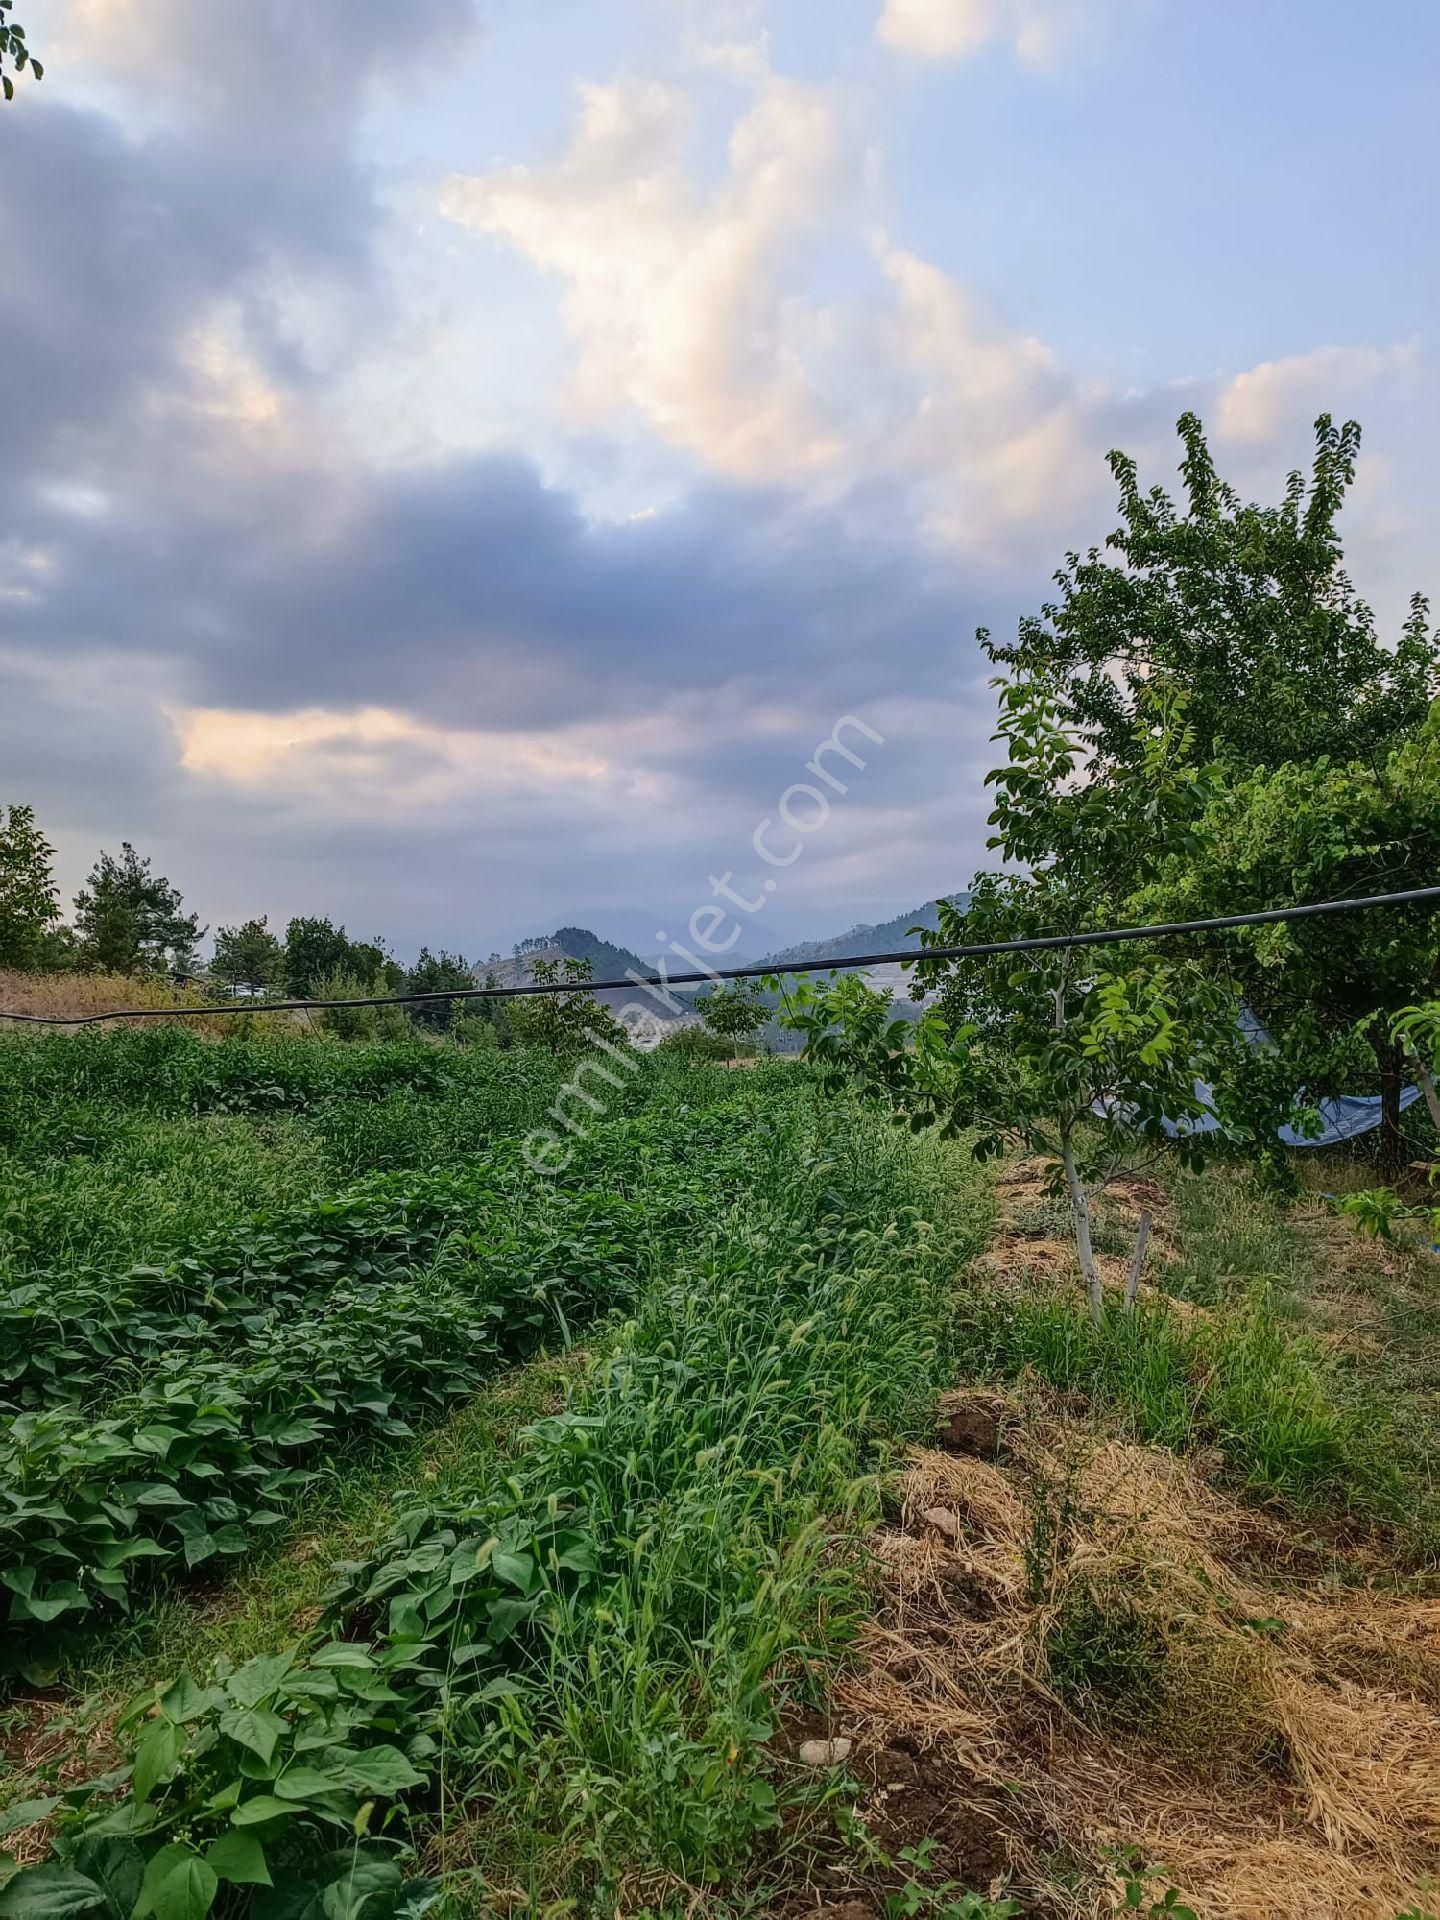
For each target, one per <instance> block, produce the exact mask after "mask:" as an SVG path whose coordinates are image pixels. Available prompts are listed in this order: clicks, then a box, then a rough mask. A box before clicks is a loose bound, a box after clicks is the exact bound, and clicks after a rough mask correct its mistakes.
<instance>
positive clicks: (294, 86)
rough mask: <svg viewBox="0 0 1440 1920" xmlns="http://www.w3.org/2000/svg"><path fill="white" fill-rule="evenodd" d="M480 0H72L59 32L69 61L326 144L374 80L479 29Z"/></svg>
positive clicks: (266, 133) (267, 131)
mask: <svg viewBox="0 0 1440 1920" xmlns="http://www.w3.org/2000/svg"><path fill="white" fill-rule="evenodd" d="M477 24H478V23H477V19H476V15H475V12H474V7H473V5H472V0H406V5H405V8H404V30H403V33H401V32H400V31H399V30H398V22H397V15H396V9H395V8H394V6H393V5H390V4H388V0H306V4H305V5H304V6H299V7H297V6H294V5H292V4H287V0H207V4H206V5H204V6H196V5H195V4H194V0H72V3H71V6H70V10H69V13H68V15H67V16H66V18H65V20H64V24H63V26H62V28H61V33H60V38H59V51H60V54H61V57H62V58H63V60H64V61H65V62H66V63H67V65H68V64H76V63H80V64H83V65H87V66H90V67H93V68H96V69H98V70H99V71H100V72H101V73H102V74H103V76H104V78H105V79H106V80H107V81H109V82H111V83H115V82H118V83H120V84H122V85H126V86H129V87H131V88H134V89H135V90H136V91H137V92H138V93H140V94H142V95H143V96H145V97H146V98H148V99H151V100H153V99H154V97H155V96H156V95H157V94H158V95H159V96H160V98H161V100H162V101H163V103H164V104H166V105H169V106H172V107H174V108H176V109H179V110H181V111H183V112H185V113H187V114H193V115H194V116H196V117H197V118H198V119H200V120H202V121H203V122H204V124H205V127H206V129H207V132H208V135H209V137H210V138H211V139H214V138H216V137H217V134H219V133H221V132H222V130H229V129H232V128H233V129H237V130H240V131H242V132H243V133H244V135H245V137H246V138H247V139H248V140H250V141H253V142H255V143H257V144H259V143H273V142H274V141H275V140H276V139H279V140H281V141H282V142H283V143H284V144H285V145H286V146H290V145H292V144H296V143H300V144H306V145H311V146H315V145H324V144H329V143H331V142H332V141H333V139H334V137H335V135H336V133H337V131H339V132H342V133H343V132H344V131H345V130H347V129H348V127H349V124H350V123H351V122H352V121H353V119H354V117H355V115H356V113H357V112H358V110H359V108H360V106H361V104H362V102H363V99H364V96H365V94H366V91H367V89H369V88H370V87H371V86H373V85H374V84H375V83H376V82H377V81H382V80H383V81H385V82H386V83H388V84H389V85H391V86H395V87H405V86H411V85H414V84H415V82H416V80H417V78H418V77H419V76H421V75H423V73H424V71H425V66H426V64H427V63H428V62H430V61H433V60H434V59H436V58H453V57H454V56H455V55H456V53H457V52H458V51H459V50H460V48H461V47H462V46H463V45H464V43H465V42H466V40H467V39H468V38H469V37H470V36H471V35H472V34H474V32H475V31H476V29H477Z"/></svg>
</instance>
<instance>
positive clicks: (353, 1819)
mask: <svg viewBox="0 0 1440 1920" xmlns="http://www.w3.org/2000/svg"><path fill="white" fill-rule="evenodd" d="M802 1102H803V1104H802ZM693 1138H694V1135H693V1133H692V1134H690V1135H689V1139H690V1140H691V1142H693ZM746 1144H747V1151H748V1155H749V1165H750V1179H749V1181H748V1184H747V1189H746V1191H745V1192H744V1194H743V1195H742V1196H741V1197H739V1198H738V1199H737V1200H734V1201H732V1202H731V1203H730V1204H728V1205H727V1204H725V1202H724V1201H723V1199H721V1200H717V1201H716V1202H715V1204H714V1211H713V1213H712V1223H713V1233H712V1236H711V1238H710V1241H709V1243H708V1244H701V1245H696V1246H694V1247H692V1248H689V1249H687V1251H686V1252H685V1253H684V1254H683V1255H682V1254H681V1253H680V1252H679V1250H678V1249H677V1250H675V1251H674V1252H673V1253H672V1256H671V1259H670V1261H669V1262H668V1263H666V1264H659V1263H655V1262H653V1261H652V1262H651V1263H650V1267H649V1281H648V1284H647V1285H646V1286H645V1287H644V1289H643V1291H642V1293H641V1295H640V1297H639V1299H638V1301H637V1305H636V1310H635V1315H634V1318H633V1320H632V1321H631V1322H630V1323H629V1324H628V1325H626V1326H624V1327H623V1328H621V1329H619V1330H618V1331H617V1332H616V1333H615V1334H614V1335H613V1336H612V1337H611V1338H610V1339H609V1340H608V1342H606V1343H604V1345H603V1346H602V1349H601V1351H600V1352H599V1353H598V1355H597V1357H596V1358H595V1359H594V1360H593V1361H592V1364H591V1366H590V1367H589V1369H588V1371H587V1372H586V1373H585V1374H584V1375H582V1376H581V1377H580V1379H579V1381H578V1383H577V1385H576V1386H575V1387H574V1389H573V1391H572V1393H571V1395H570V1397H569V1401H568V1404H567V1405H566V1406H565V1408H564V1410H563V1411H561V1412H559V1413H557V1414H555V1415H553V1416H550V1417H547V1418H545V1419H543V1420H541V1421H540V1422H538V1423H537V1424H536V1425H535V1426H534V1427H532V1428H531V1429H529V1430H528V1432H527V1433H526V1434H525V1435H524V1436H523V1437H522V1442H521V1447H520V1451H519V1453H518V1455H517V1456H516V1457H514V1458H513V1459H510V1460H508V1461H504V1462H502V1463H500V1465H499V1466H498V1468H497V1467H496V1466H495V1465H493V1464H492V1465H490V1466H487V1467H483V1468H480V1469H477V1478H476V1482H475V1484H474V1485H473V1486H472V1487H469V1488H462V1489H461V1490H460V1491H459V1492H458V1493H457V1492H456V1490H455V1489H454V1488H453V1487H452V1489H451V1490H450V1492H449V1493H448V1494H447V1497H446V1498H445V1500H444V1501H442V1502H435V1501H425V1500H416V1501H415V1502H414V1504H413V1505H412V1506H411V1507H410V1508H409V1510H408V1511H405V1512H404V1513H403V1514H402V1515H401V1517H400V1519H399V1521H398V1523H397V1524H396V1527H395V1530H394V1533H393V1535H392V1537H391V1538H389V1539H388V1540H386V1541H385V1542H383V1543H382V1544H381V1545H380V1547H379V1548H378V1549H377V1550H376V1551H375V1552H374V1553H372V1555H371V1556H370V1557H369V1558H368V1559H367V1560H366V1561H365V1562H364V1563H363V1564H360V1565H356V1566H352V1567H350V1568H348V1569H347V1570H346V1571H345V1577H344V1581H343V1585H342V1586H341V1588H340V1589H339V1590H338V1591H337V1593H336V1596H335V1599H334V1604H333V1606H332V1608H331V1610H330V1611H329V1613H328V1614H327V1615H326V1617H325V1618H324V1619H323V1620H322V1621H321V1622H320V1623H319V1625H318V1626H317V1627H316V1628H315V1629H314V1630H313V1631H312V1632H311V1633H310V1634H309V1635H308V1636H307V1637H306V1638H305V1639H304V1640H303V1641H302V1642H301V1644H299V1645H297V1646H291V1647H284V1648H281V1647H276V1648H275V1649H274V1650H273V1651H272V1652H271V1653H268V1654H264V1655H262V1656H260V1657H259V1658H256V1659H253V1660H251V1661H249V1662H247V1663H246V1664H245V1665H243V1666H242V1667H240V1668H239V1670H238V1671H230V1670H227V1669H226V1668H225V1667H224V1666H223V1664H222V1665H221V1666H220V1667H218V1668H217V1669H216V1671H214V1672H213V1673H210V1674H207V1675H204V1676H199V1677H197V1676H193V1675H190V1674H188V1673H186V1674H180V1675H175V1674H169V1675H165V1676H162V1677H161V1678H159V1679H158V1680H157V1682H156V1684H155V1686H153V1687H152V1688H150V1689H147V1690H146V1692H145V1694H144V1696H143V1698H141V1699H140V1700H138V1701H137V1702H136V1703H135V1705H134V1707H133V1709H132V1711H131V1713H130V1715H129V1716H128V1719H127V1722H126V1727H125V1729H122V1733H123V1734H124V1737H125V1739H126V1742H127V1745H128V1748H129V1752H128V1757H127V1760H126V1763H125V1765H124V1766H123V1767H121V1768H120V1769H119V1770H118V1771H117V1772H116V1773H114V1774H112V1775H111V1776H110V1777H109V1778H107V1779H106V1780H105V1781H103V1782H101V1783H98V1784H97V1785H96V1787H95V1788H94V1790H93V1791H91V1790H88V1789H81V1790H75V1791H72V1792H70V1793H68V1794H66V1795H63V1796H61V1799H60V1801H59V1802H57V1803H56V1804H54V1805H49V1804H42V1805H41V1806H40V1807H29V1808H24V1809H14V1810H12V1813H11V1819H12V1821H14V1820H17V1819H18V1818H19V1817H20V1816H21V1815H22V1814H23V1815H24V1816H25V1817H28V1818H34V1817H37V1816H43V1815H45V1814H47V1813H48V1814H53V1815H55V1816H56V1818H57V1819H58V1821H59V1823H60V1824H59V1826H58V1828H57V1832H56V1857H55V1858H54V1859H53V1860H52V1861H51V1862H50V1863H49V1864H48V1865H47V1866H44V1867H40V1868H36V1869H28V1870H26V1871H24V1872H22V1873H20V1874H19V1876H18V1877H17V1878H15V1879H14V1880H13V1881H12V1882H11V1884H10V1886H9V1887H8V1888H7V1889H6V1892H5V1894H4V1896H3V1899H4V1901H5V1902H6V1903H7V1904H6V1905H5V1906H4V1908H3V1911H5V1912H7V1913H10V1914H14V1915H24V1914H27V1913H40V1912H62V1911H64V1912H71V1913H75V1914H88V1915H95V1916H100V1915H117V1916H120V1915H123V1916H128V1915H129V1914H130V1913H131V1912H132V1911H135V1910H137V1903H138V1910H139V1911H146V1910H148V1908H147V1906H146V1904H145V1903H146V1902H147V1901H148V1902H149V1903H150V1906H151V1907H153V1908H154V1910H155V1911H162V1912H165V1913H167V1914H174V1915H176V1916H183V1917H186V1920H188V1916H191V1915H194V1916H199V1915H203V1914H205V1913H206V1912H208V1911H210V1909H211V1907H212V1905H213V1904H214V1902H215V1901H216V1899H217V1897H220V1896H219V1889H220V1887H222V1886H225V1887H227V1888H228V1889H229V1891H228V1892H227V1893H226V1894H225V1895H224V1899H225V1901H226V1903H227V1904H226V1911H227V1912H229V1911H234V1912H240V1911H242V1910H243V1911H248V1912H252V1913H254V1914H255V1915H271V1916H278V1915H281V1914H285V1915H292V1916H298V1915H301V1914H304V1915H311V1914H313V1915H315V1916H316V1917H317V1920H319V1916H321V1915H331V1916H333V1915H347V1916H350V1917H351V1920H359V1917H360V1916H364V1920H381V1917H382V1916H384V1915H389V1914H400V1913H404V1912H418V1911H420V1910H421V1906H422V1905H423V1903H424V1902H425V1900H426V1899H428V1897H429V1895H430V1894H431V1893H432V1892H433V1891H434V1883H433V1880H432V1879H431V1878H430V1873H431V1870H432V1869H434V1870H439V1871H441V1872H442V1873H443V1876H444V1878H445V1880H446V1882H447V1885H448V1886H449V1887H450V1888H451V1890H452V1891H453V1889H454V1888H455V1887H456V1886H459V1885H461V1884H462V1883H463V1882H465V1880H466V1879H467V1877H468V1875H469V1874H470V1870H471V1868H472V1867H474V1868H475V1869H476V1870H477V1871H479V1870H480V1868H481V1865H482V1863H481V1862H480V1860H479V1858H478V1856H477V1854H476V1851H475V1849H476V1847H477V1845H478V1844H479V1843H478V1842H477V1841H476V1840H475V1839H474V1837H473V1835H470V1834H469V1833H468V1828H469V1824H470V1822H469V1813H468V1812H466V1811H464V1809H471V1810H473V1809H474V1808H475V1807H477V1806H482V1805H483V1806H488V1807H489V1808H490V1809H491V1810H492V1811H498V1810H500V1809H503V1810H504V1817H503V1818H499V1819H497V1820H495V1821H493V1822H491V1823H489V1825H488V1827H487V1831H488V1832H489V1833H490V1834H491V1835H492V1836H497V1835H503V1836H506V1838H505V1841H504V1844H506V1845H509V1846H512V1847H513V1846H520V1845H522V1843H523V1836H524V1835H525V1834H526V1833H533V1832H534V1831H536V1830H537V1829H541V1828H543V1829H544V1830H545V1831H546V1832H551V1833H559V1832H561V1831H563V1832H564V1833H565V1834H566V1836H567V1841H568V1845H567V1847H566V1849H565V1852H564V1857H565V1858H566V1859H567V1860H568V1861H569V1862H570V1864H571V1866H572V1867H573V1866H574V1864H575V1862H576V1861H577V1860H578V1861H580V1862H581V1863H582V1867H581V1870H582V1871H583V1872H584V1874H585V1875H586V1877H587V1878H589V1879H590V1880H592V1881H593V1882H595V1883H597V1884H607V1883H608V1884H613V1880H614V1876H615V1875H617V1874H618V1873H620V1872H621V1871H628V1870H631V1869H634V1868H636V1867H639V1868H641V1869H643V1870H648V1871H651V1872H654V1873H657V1874H660V1875H662V1876H665V1875H683V1876H685V1877H687V1878H688V1879H690V1880H691V1881H696V1880H698V1881H702V1882H703V1881H705V1880H714V1879H715V1878H716V1877H718V1876H721V1875H723V1874H724V1873H725V1872H726V1871H727V1869H728V1868H729V1867H730V1866H731V1865H733V1863H734V1862H735V1861H737V1860H738V1859H740V1858H741V1857H743V1855H744V1853H745V1852H746V1850H747V1848H748V1847H750V1846H751V1845H752V1844H753V1842H754V1840H755V1839H756V1837H757V1836H758V1835H760V1834H763V1833H765V1832H766V1831H768V1830H769V1829H770V1827H771V1826H772V1825H773V1823H774V1821H775V1818H776V1814H775V1807H774V1793H773V1789H772V1787H771V1785H770V1783H769V1781H768V1779H767V1777H766V1770H765V1762H764V1755H763V1752H762V1751H761V1749H760V1747H759V1744H758V1743H759V1742H760V1741H762V1740H763V1739H764V1738H765V1736H766V1734H767V1733H768V1732H769V1731H770V1730H771V1728H772V1727H773V1725H774V1714H775V1711H776V1700H775V1688H776V1687H777V1685H779V1684H780V1683H781V1681H782V1680H783V1679H786V1678H788V1679H789V1680H790V1681H791V1682H799V1681H800V1679H801V1678H802V1676H803V1671H804V1668H805V1661H806V1658H807V1656H808V1654H810V1653H812V1652H814V1653H817V1654H823V1653H826V1652H828V1651H830V1650H831V1649H832V1648H833V1646H834V1645H835V1644H836V1642H837V1640H838V1639H839V1638H842V1637H843V1636H844V1634H845V1633H846V1632H847V1631H848V1630H849V1627H850V1624H851V1623H852V1621H853V1618H854V1614H855V1610H856V1607H857V1604H858V1601H857V1588H856V1580H855V1572H854V1569H853V1568H852V1567H850V1566H849V1565H847V1563H846V1560H845V1556H843V1555H841V1556H838V1557H837V1556H835V1555H833V1554H829V1553H827V1552H826V1535H825V1532H824V1530H823V1523H824V1519H825V1516H827V1515H828V1514H831V1513H834V1512H836V1511H838V1510H839V1509H840V1508H841V1507H842V1506H843V1505H844V1504H845V1502H846V1500H847V1498H850V1499H858V1500H859V1501H860V1502H861V1505H862V1507H863V1508H864V1509H865V1510H866V1511H870V1510H873V1505H874V1500H875V1492H874V1484H873V1481H872V1480H870V1479H868V1478H864V1477H863V1476H866V1475H867V1474H868V1473H869V1472H870V1471H871V1470H873V1469H874V1468H875V1467H877V1466H878V1465H881V1464H883V1462H884V1460H885V1459H886V1457H887V1451H888V1449H889V1447H890V1446H891V1445H892V1444H893V1443H894V1442H895V1441H896V1440H897V1439H899V1438H901V1437H903V1436H904V1435H906V1434H907V1433H908V1432H910V1431H913V1430H914V1426H915V1423H916V1421H917V1420H918V1419H919V1418H920V1416H921V1412H922V1409H923V1408H924V1406H925V1404H926V1402H927V1400H928V1398H929V1396H930V1395H931V1394H932V1393H933V1390H934V1387H935V1385H936V1384H937V1383H938V1381H939V1379H940V1378H941V1377H942V1375H943V1371H944V1365H945V1345H946V1337H945V1327H946V1312H945V1301H946V1299H947V1297H948V1287H949V1284H950V1280H951V1276H952V1274H953V1271H954V1267H955V1263H956V1261H957V1260H958V1259H960V1258H962V1257H963V1255H964V1253H965V1252H966V1250H967V1249H968V1248H969V1247H970V1246H972V1245H973V1244H974V1239H975V1237H976V1234H977V1231H978V1224H979V1219H980V1216H981V1213H982V1212H983V1208H982V1206H981V1204H980V1203H979V1201H978V1200H977V1199H976V1197H975V1196H976V1194H977V1193H978V1186H977V1185H976V1183H975V1181H974V1179H973V1177H972V1178H971V1179H970V1180H968V1181H967V1180H966V1179H965V1178H964V1175H963V1172H961V1179H960V1182H959V1184H958V1187H957V1183H956V1173H957V1171H960V1170H959V1169H957V1167H956V1164H955V1161H954V1159H953V1157H952V1156H950V1155H948V1154H947V1152H946V1150H944V1149H939V1148H935V1147H931V1146H925V1145H917V1144H916V1143H914V1142H912V1141H910V1140H908V1139H906V1138H905V1137H903V1136H900V1135H897V1134H895V1133H893V1132H892V1131H890V1130H889V1129H887V1128H886V1127H885V1125H884V1123H883V1121H881V1120H880V1119H879V1118H878V1117H873V1116H868V1115H861V1114H858V1113H857V1112H856V1111H855V1110H854V1109H853V1108H852V1107H850V1106H849V1104H848V1103H842V1104H841V1105H840V1106H839V1107H838V1108H832V1109H828V1110H827V1109H825V1108H819V1107H811V1106H810V1105H809V1097H808V1089H806V1088H804V1087H802V1086H801V1085H800V1084H798V1083H797V1084H796V1086H795V1087H794V1088H793V1090H792V1092H791V1094H790V1096H789V1097H788V1098H785V1099H783V1100H777V1101H776V1110H775V1112H774V1114H773V1116H772V1117H771V1119H770V1120H769V1121H768V1122H763V1121H762V1122H759V1123H758V1124H756V1125H755V1126H754V1127H753V1129H752V1132H751V1136H750V1138H749V1140H748V1142H747V1143H746ZM607 1150H608V1151H610V1152H615V1151H617V1150H618V1141H617V1140H616V1139H615V1138H614V1137H612V1138H611V1140H610V1141H609V1142H608V1143H607ZM957 1205H958V1208H959V1210H958V1211H956V1208H957ZM487 1844H488V1843H487ZM560 1857H561V1856H559V1855H557V1856H556V1858H557V1860H558V1859H559V1858H560ZM484 1864H485V1865H486V1866H488V1867H492V1868H493V1867H495V1866H496V1865H497V1864H498V1863H497V1862H495V1861H489V1862H486V1863H484ZM27 1901H28V1902H29V1903H30V1904H28V1905H27V1904H26V1902H27ZM67 1901H68V1902H69V1903H70V1904H69V1905H64V1904H63V1903H64V1902H67ZM46 1902H49V1903H50V1904H49V1905H48V1906H47V1905H46V1904H45V1903H46Z"/></svg>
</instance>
